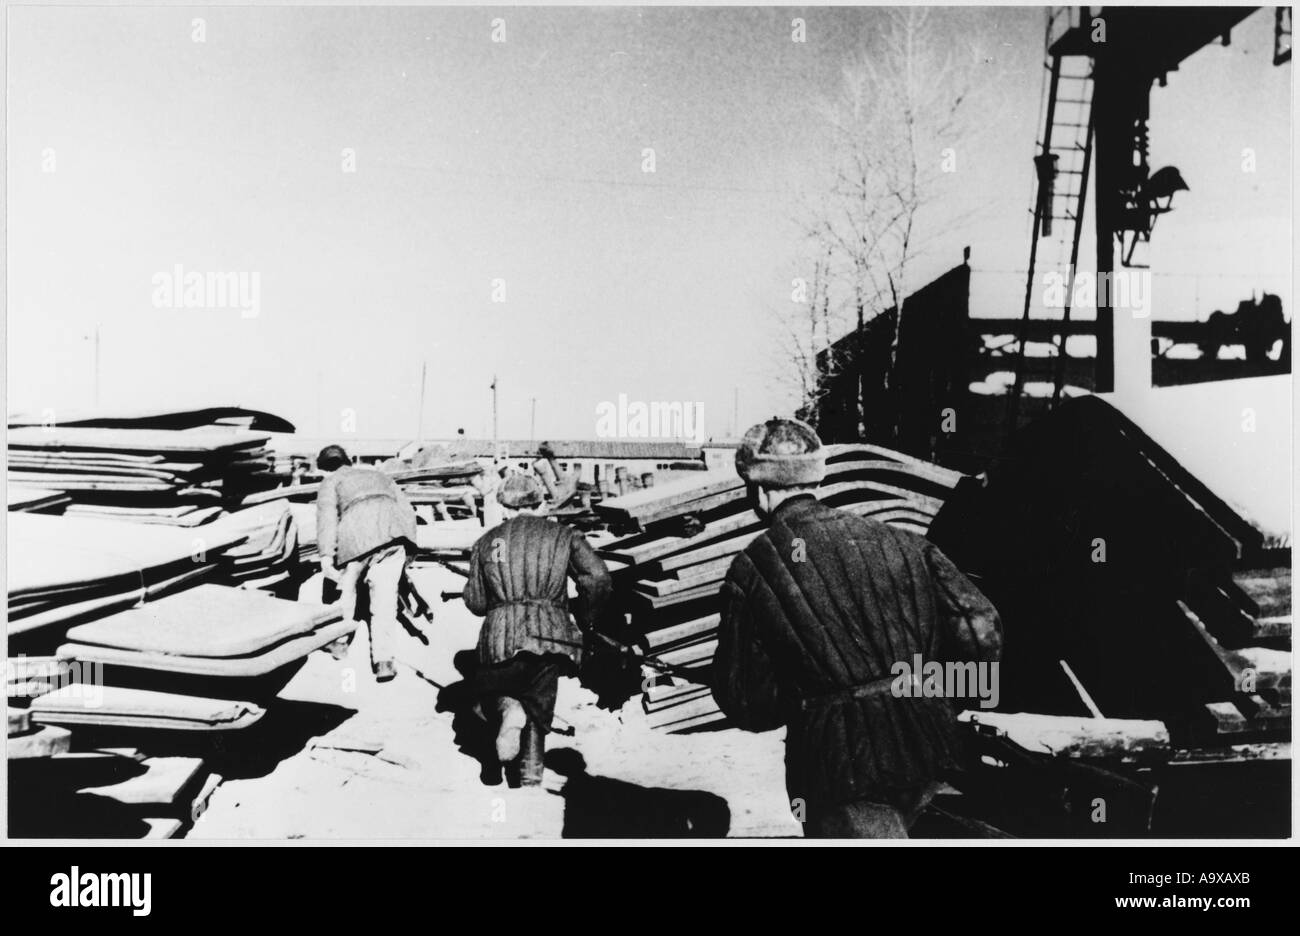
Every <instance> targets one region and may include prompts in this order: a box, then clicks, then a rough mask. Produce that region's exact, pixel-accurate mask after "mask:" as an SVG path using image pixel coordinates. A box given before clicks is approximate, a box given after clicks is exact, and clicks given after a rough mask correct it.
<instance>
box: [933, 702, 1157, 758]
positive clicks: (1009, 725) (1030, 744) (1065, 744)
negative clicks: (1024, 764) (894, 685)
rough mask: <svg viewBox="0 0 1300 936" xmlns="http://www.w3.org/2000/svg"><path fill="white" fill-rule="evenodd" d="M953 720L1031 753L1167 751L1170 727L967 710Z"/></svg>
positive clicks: (1067, 754) (1125, 754)
mask: <svg viewBox="0 0 1300 936" xmlns="http://www.w3.org/2000/svg"><path fill="white" fill-rule="evenodd" d="M957 718H958V721H960V722H962V723H964V724H968V725H972V726H978V727H979V728H981V729H991V730H993V731H995V732H997V733H998V734H1000V735H1003V736H1005V737H1006V738H1007V739H1008V740H1010V741H1011V742H1012V743H1013V744H1015V745H1017V746H1018V747H1020V748H1022V749H1024V750H1026V751H1029V752H1030V753H1035V754H1050V755H1052V756H1054V757H1081V758H1108V759H1115V758H1118V759H1120V760H1138V759H1141V758H1144V757H1147V756H1151V755H1156V756H1158V757H1165V756H1167V755H1168V753H1169V730H1168V729H1167V728H1166V727H1165V725H1164V723H1163V722H1159V721H1142V720H1136V719H1123V718H1085V717H1080V716H1073V715H1040V714H1037V713H1032V712H988V711H969V710H968V711H964V712H962V713H961V714H960V715H959V716H958V717H957Z"/></svg>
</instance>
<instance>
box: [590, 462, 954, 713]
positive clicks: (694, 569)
mask: <svg viewBox="0 0 1300 936" xmlns="http://www.w3.org/2000/svg"><path fill="white" fill-rule="evenodd" d="M961 478H962V475H961V474H960V473H959V472H956V471H951V470H949V469H946V468H942V467H940V466H938V465H935V464H932V463H930V462H926V461H923V460H921V459H917V458H913V457H911V456H908V455H904V454H902V453H899V452H894V451H891V450H889V449H885V448H881V447H880V446H876V445H867V444H856V445H831V446H827V460H826V479H825V480H824V481H823V483H822V485H821V487H820V488H819V489H818V490H817V496H818V498H819V499H820V500H822V501H823V502H825V503H827V504H830V505H831V506H833V507H837V508H839V509H841V510H846V511H849V512H851V513H854V514H857V515H859V516H863V517H870V518H872V519H875V520H879V521H881V522H883V523H889V524H891V525H895V526H899V527H902V528H904V529H907V530H911V531H913V532H915V533H919V534H924V533H925V532H926V531H927V529H928V528H929V526H930V522H931V521H932V520H933V519H934V517H935V515H936V514H937V513H938V511H939V509H940V507H941V506H942V505H943V502H944V500H945V498H946V497H947V496H948V495H949V493H950V492H951V491H952V489H953V488H954V487H955V486H956V485H957V483H958V481H959V480H961ZM595 509H596V512H597V514H599V515H600V516H601V517H602V518H603V519H604V520H605V521H606V522H608V523H609V524H610V525H611V526H613V527H614V528H616V529H621V530H624V531H629V535H627V536H625V537H623V538H620V539H617V540H615V541H614V542H611V543H609V544H608V545H606V546H604V547H602V548H601V549H600V550H599V553H600V555H601V557H602V558H604V559H605V561H606V564H607V565H608V566H609V567H610V569H611V573H612V574H613V576H614V579H615V586H616V587H615V595H616V602H617V603H618V605H619V610H620V611H622V612H623V613H625V614H630V617H631V624H632V627H633V629H634V631H637V632H639V633H640V634H642V635H643V636H644V639H645V642H646V644H647V645H648V647H649V649H650V653H651V654H652V655H653V656H655V657H656V658H657V659H658V660H660V661H661V662H663V663H666V664H671V665H672V666H673V667H681V668H684V669H685V670H686V672H685V673H684V674H680V675H673V676H665V675H663V674H662V673H658V672H655V671H651V670H647V677H649V678H650V682H649V684H648V687H647V690H646V692H645V694H644V698H643V701H642V704H643V707H644V708H645V711H646V713H647V715H648V717H649V722H650V724H651V725H653V726H654V727H657V728H662V729H664V730H667V731H669V732H681V731H688V730H693V729H698V728H702V727H704V726H716V725H718V724H720V723H721V722H722V721H723V720H724V716H723V715H722V713H721V712H720V711H718V708H717V705H716V704H715V703H714V701H713V697H712V694H711V693H710V691H709V689H708V687H707V685H705V682H706V681H707V676H706V673H707V669H708V666H709V665H710V664H711V663H712V660H713V654H714V652H715V651H716V649H717V628H718V622H719V612H720V607H719V600H720V599H719V595H720V593H721V589H722V582H723V580H724V579H725V577H726V574H727V569H728V568H729V567H730V565H731V562H732V560H733V559H735V557H736V554H737V553H739V552H740V551H741V550H743V549H744V548H745V547H746V546H747V545H748V544H749V543H750V542H751V541H752V540H753V539H754V538H755V537H757V536H758V535H759V534H760V533H761V532H762V530H763V526H762V523H761V522H760V520H759V518H758V516H757V515H756V514H755V513H754V511H753V509H752V507H751V505H750V503H749V501H748V499H747V496H746V492H745V487H744V484H743V483H742V482H741V480H740V478H739V477H738V476H737V475H736V473H735V472H734V471H725V472H723V471H710V472H700V473H699V476H698V477H692V478H686V479H683V480H680V481H675V482H671V483H669V484H665V485H662V486H659V487H654V488H647V489H644V490H640V491H636V492H634V493H632V494H628V495H625V496H623V497H616V498H611V499H608V500H605V501H603V502H601V503H600V504H599V505H597V506H596V508H595ZM691 670H698V672H699V674H700V676H699V678H700V681H699V682H695V681H692V679H691V678H690V676H691V675H692V673H691Z"/></svg>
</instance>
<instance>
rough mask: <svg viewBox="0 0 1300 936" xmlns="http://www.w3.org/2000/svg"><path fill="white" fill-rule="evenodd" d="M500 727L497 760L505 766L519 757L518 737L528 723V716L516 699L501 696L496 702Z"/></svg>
mask: <svg viewBox="0 0 1300 936" xmlns="http://www.w3.org/2000/svg"><path fill="white" fill-rule="evenodd" d="M497 711H498V712H499V713H500V715H501V727H500V728H499V729H498V730H497V760H499V761H500V762H501V763H503V764H507V763H509V762H510V761H512V760H514V759H515V758H516V757H518V756H519V735H520V732H522V731H523V728H524V725H525V724H527V722H528V715H527V713H525V712H524V707H523V706H522V705H520V704H519V700H518V699H512V698H511V697H510V696H502V697H501V698H500V699H498V700H497Z"/></svg>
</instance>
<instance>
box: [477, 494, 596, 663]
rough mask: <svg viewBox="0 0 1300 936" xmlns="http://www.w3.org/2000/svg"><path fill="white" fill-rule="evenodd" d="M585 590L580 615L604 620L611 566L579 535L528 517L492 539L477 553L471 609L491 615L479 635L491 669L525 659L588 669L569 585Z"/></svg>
mask: <svg viewBox="0 0 1300 936" xmlns="http://www.w3.org/2000/svg"><path fill="white" fill-rule="evenodd" d="M570 576H571V577H572V578H573V580H574V582H575V583H576V584H577V587H578V600H577V602H576V603H575V607H574V609H573V610H574V613H575V614H576V615H577V617H578V621H579V622H580V623H581V624H582V626H584V627H585V626H586V625H587V623H588V622H591V621H594V620H596V618H597V616H598V615H599V613H600V610H601V608H602V606H603V605H604V604H605V602H606V601H607V600H608V598H609V594H610V590H611V588H612V582H611V580H610V577H609V571H608V570H607V569H606V568H605V563H604V562H602V561H601V559H600V557H599V556H597V555H596V552H595V550H593V549H592V548H591V544H590V543H588V542H587V538H586V537H585V536H583V535H582V533H580V532H578V531H577V530H574V529H573V528H572V527H568V526H565V525H563V524H560V523H556V522H555V521H553V520H546V519H543V518H542V517H537V516H532V515H529V514H520V515H519V516H517V517H512V518H511V519H509V520H506V521H505V522H504V523H501V524H498V525H497V526H495V527H493V528H492V529H490V530H488V531H487V532H486V533H484V534H483V535H482V536H481V537H480V538H479V540H478V542H476V543H475V544H474V549H473V551H472V552H471V553H470V560H469V578H468V580H467V581H466V582H465V606H466V607H467V608H469V610H470V611H472V612H473V613H474V614H481V615H486V617H487V620H485V621H484V622H483V628H482V630H480V632H479V641H478V654H479V660H480V661H481V662H483V663H488V664H491V663H504V662H505V661H507V660H509V659H510V658H511V657H513V656H514V655H515V654H516V653H519V652H521V651H530V652H532V653H538V654H544V653H557V654H562V655H564V656H567V657H569V658H571V659H572V660H573V661H574V662H575V663H580V662H581V661H582V637H583V635H582V630H581V629H580V627H579V626H578V624H575V623H574V621H573V620H572V619H571V618H570V617H569V600H568V578H569V577H570Z"/></svg>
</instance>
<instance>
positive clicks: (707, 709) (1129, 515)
mask: <svg viewBox="0 0 1300 936" xmlns="http://www.w3.org/2000/svg"><path fill="white" fill-rule="evenodd" d="M5 14H6V15H5V37H4V48H5V67H4V82H5V92H4V101H5V145H4V153H5V158H6V167H7V177H6V195H5V203H4V204H5V207H4V220H5V227H4V230H5V264H4V278H5V316H4V322H5V331H4V334H5V338H4V341H5V356H4V360H5V378H4V385H5V405H6V413H7V416H8V423H7V457H8V464H7V471H6V479H5V486H6V491H7V498H8V510H7V512H6V515H5V533H4V543H5V546H4V549H3V563H4V576H5V580H6V592H7V606H6V608H7V610H6V634H5V679H6V687H7V700H6V724H7V740H6V754H7V769H6V771H5V774H6V776H5V786H4V791H5V793H4V800H5V803H4V807H5V808H4V811H3V813H4V818H3V822H4V830H5V831H4V836H3V837H4V838H5V839H6V840H7V841H9V842H11V843H17V842H26V843H29V844H41V843H47V844H48V843H55V842H65V843H66V842H67V841H68V840H73V842H74V843H95V842H99V843H101V844H102V843H127V842H149V843H154V844H157V843H163V842H168V841H183V842H185V843H187V844H189V845H195V844H218V843H232V842H233V843H241V844H275V845H285V844H288V843H314V844H329V843H341V842H370V843H376V844H402V843H430V844H435V843H446V844H465V843H480V844H490V845H495V846H509V845H519V844H527V843H536V842H539V841H540V842H544V843H551V844H563V843H565V842H566V841H571V842H572V843H575V844H577V843H582V842H591V841H592V840H599V841H601V842H605V843H611V842H617V841H621V842H625V843H633V844H635V843H641V844H675V845H683V844H690V843H691V842H695V843H703V844H711V845H722V844H728V842H727V841H726V840H743V842H744V843H745V844H748V845H751V846H752V845H780V844H785V845H791V846H796V847H807V846H811V845H816V844H819V843H820V844H828V843H832V842H840V843H843V842H845V841H846V840H855V841H863V840H904V839H905V840H908V841H907V842H905V843H898V842H880V844H883V845H900V844H901V845H902V847H905V848H908V849H910V848H914V847H918V846H920V847H924V846H925V845H927V844H929V845H935V844H944V845H949V846H956V847H966V848H969V847H971V846H974V845H984V846H992V847H995V848H998V850H999V852H1002V853H1004V854H1005V853H1006V852H1007V851H1008V849H1007V846H1011V845H1014V844H1016V840H1033V841H1034V842H1037V843H1056V844H1057V845H1065V846H1071V845H1074V844H1078V843H1084V842H1085V841H1086V842H1090V843H1093V844H1095V840H1106V841H1107V842H1110V843H1119V842H1123V843H1130V844H1143V843H1146V844H1159V843H1176V842H1184V843H1190V842H1200V843H1209V844H1211V845H1214V844H1215V843H1222V842H1229V841H1233V842H1247V843H1258V844H1268V843H1277V842H1280V841H1284V840H1289V839H1291V838H1292V836H1293V814H1292V803H1293V798H1294V786H1293V774H1292V767H1291V734H1292V722H1291V668H1292V662H1291V659H1292V657H1291V605H1292V535H1293V500H1294V498H1293V493H1294V491H1295V477H1294V473H1293V464H1292V459H1293V456H1292V446H1293V431H1294V425H1295V421H1294V413H1293V400H1294V387H1293V382H1292V376H1291V342H1292V328H1293V320H1294V310H1293V301H1294V291H1293V288H1292V277H1293V261H1294V255H1295V245H1294V241H1293V234H1292V218H1293V174H1294V168H1293V163H1294V150H1293V141H1294V139H1295V134H1294V111H1293V80H1294V76H1293V65H1292V62H1291V28H1292V25H1291V8H1290V7H1253V6H1239V5H1233V6H1167V5H1157V4H1143V5H1129V6H1105V7H1064V6H1062V7H1049V6H1042V5H1034V6H1023V5H1022V6H998V5H963V6H926V5H921V4H907V5H897V6H889V5H883V6H880V5H878V6H769V5H759V6H749V5H743V4H738V5H727V6H690V5H646V6H640V5H630V4H624V5H589V6H573V5H548V4H542V5H524V6H510V5H484V6H465V5H461V6H452V5H436V4H430V5H421V4H414V5H381V4H362V3H355V2H353V3H321V4H312V3H301V4H285V5H278V4H272V3H268V4H252V5H247V4H245V5H239V4H234V3H229V4H222V3H216V4H212V5H188V4H182V3H161V2H160V3H154V4H148V3H146V4H127V3H123V4H117V3H103V4H99V5H91V4H75V5H74V4H67V5H64V4H59V3H46V4H10V5H8V6H7V7H6V10H5ZM733 844H734V843H733ZM184 850H185V851H186V852H187V853H192V852H193V851H196V850H197V849H193V848H185V849H184ZM153 853H154V854H162V853H160V852H156V851H155V852H153ZM167 854H168V855H169V856H170V855H175V854H176V852H175V851H172V852H168V853H167ZM877 854H882V853H877ZM891 854H899V853H897V852H895V853H891ZM981 854H983V855H989V854H990V853H989V852H984V853H981ZM182 857H183V856H182ZM83 858H84V860H82V861H81V862H80V865H77V863H76V861H75V860H74V861H73V862H72V863H71V865H70V866H68V867H62V873H61V874H56V875H54V878H52V879H51V881H50V888H49V889H48V890H49V893H48V894H47V893H46V891H44V890H43V891H41V892H40V893H39V894H37V895H36V902H37V903H41V904H44V903H46V897H47V896H48V898H49V900H48V903H49V904H50V905H51V906H52V907H55V908H57V907H64V906H70V907H78V906H81V907H93V906H100V905H104V904H103V903H102V901H105V900H107V899H108V898H107V897H105V896H103V894H100V893H99V885H98V884H97V879H96V878H95V877H94V874H91V873H90V871H91V870H94V871H96V872H97V871H98V870H111V869H110V868H108V867H107V866H106V867H105V868H99V867H98V866H95V868H93V869H92V868H91V865H93V864H94V860H93V858H88V857H84V856H83ZM975 860H981V859H978V858H977V859H975ZM1142 864H1143V862H1141V861H1139V860H1137V859H1134V860H1133V861H1132V862H1131V867H1130V866H1128V865H1126V866H1125V868H1124V880H1123V882H1122V883H1124V885H1125V887H1124V888H1121V887H1119V886H1118V884H1117V886H1115V887H1113V888H1111V891H1113V894H1112V893H1111V892H1110V891H1107V892H1105V893H1104V894H1103V893H1101V892H1100V891H1099V892H1098V894H1097V895H1096V896H1098V897H1099V898H1100V899H1103V900H1106V901H1109V900H1111V898H1112V896H1113V897H1114V899H1115V900H1116V901H1118V900H1120V899H1125V900H1127V899H1139V898H1136V897H1133V898H1130V897H1121V896H1119V895H1121V894H1128V893H1130V892H1133V893H1136V892H1137V891H1136V890H1134V889H1135V888H1139V887H1147V886H1151V887H1160V886H1162V880H1163V879H1161V880H1156V878H1159V876H1160V875H1161V874H1164V873H1165V872H1170V873H1172V872H1191V871H1193V870H1196V871H1197V872H1198V873H1199V872H1201V871H1208V870H1211V869H1210V868H1208V867H1203V864H1204V863H1202V864H1201V865H1196V867H1195V868H1193V867H1192V866H1191V865H1192V864H1193V863H1192V862H1186V861H1185V862H1183V863H1182V864H1179V865H1177V866H1174V865H1170V866H1169V867H1165V865H1164V864H1160V863H1157V862H1148V863H1147V864H1149V865H1151V866H1150V867H1142V866H1141V865H1142ZM1185 865H1186V866H1185ZM1244 867H1245V866H1244V865H1243V866H1242V867H1238V866H1237V865H1236V864H1234V863H1233V862H1232V861H1224V862H1221V863H1220V864H1219V865H1216V866H1215V867H1214V868H1213V869H1212V870H1213V871H1215V872H1223V873H1224V874H1227V873H1228V872H1232V873H1234V874H1236V873H1238V872H1242V868H1244ZM79 868H80V870H79ZM665 868H666V864H665V863H664V862H663V860H662V859H660V871H659V874H660V875H662V877H659V878H655V879H643V880H642V881H641V886H644V887H649V888H650V890H651V892H652V893H655V892H657V890H658V889H659V888H662V887H667V886H669V885H670V884H671V885H673V886H674V887H676V888H677V889H679V890H680V889H683V888H684V887H685V882H686V880H687V879H686V877H685V875H684V874H683V875H681V876H674V875H673V874H672V873H670V872H669V871H668V870H665ZM1130 871H1132V872H1138V871H1149V872H1151V873H1152V874H1151V877H1152V879H1151V880H1147V878H1146V877H1144V876H1143V875H1141V874H1132V875H1130V874H1129V872H1130ZM83 872H84V874H83ZM46 873H47V874H48V872H46ZM146 877H147V875H146ZM1117 880H1118V879H1117ZM555 881H556V883H555V885H554V886H555V887H556V888H559V889H563V888H566V887H567V886H568V883H566V878H565V876H564V875H557V877H556V879H555ZM1205 883H1206V882H1205V881H1200V880H1195V879H1193V878H1192V877H1191V876H1190V875H1188V876H1186V879H1184V878H1180V877H1170V880H1169V881H1167V882H1163V884H1164V885H1165V886H1166V887H1167V888H1180V889H1178V890H1177V893H1178V894H1179V895H1181V896H1177V897H1174V898H1172V899H1175V900H1191V901H1200V900H1202V899H1203V900H1205V901H1206V909H1209V902H1210V901H1211V899H1213V900H1216V901H1220V902H1219V903H1215V904H1214V906H1215V907H1216V908H1217V907H1220V906H1228V907H1231V906H1234V905H1233V904H1231V903H1228V904H1223V903H1222V901H1223V900H1228V901H1232V900H1244V901H1246V903H1245V904H1244V905H1243V906H1249V897H1246V896H1227V897H1221V896H1216V897H1213V898H1211V897H1210V896H1204V895H1205V894H1208V893H1210V892H1209V891H1205V890H1204V888H1203V887H1202V889H1201V890H1197V887H1198V886H1200V885H1204V884H1205ZM1211 883H1218V884H1225V883H1232V881H1231V880H1229V879H1228V878H1224V879H1216V880H1215V881H1213V882H1211ZM105 886H107V885H105ZM1125 888H1127V889H1125ZM1247 892H1248V891H1246V890H1239V891H1235V892H1234V891H1231V890H1225V891H1222V892H1220V891H1216V892H1214V893H1216V894H1218V893H1228V894H1234V893H1235V894H1238V895H1240V894H1244V893H1247ZM103 893H104V894H107V891H106V890H105V891H104V892H103ZM126 893H127V896H126V897H124V898H123V900H125V901H126V903H123V904H122V906H123V907H126V906H128V905H132V904H130V901H131V900H133V899H136V897H139V902H137V903H135V904H134V905H132V906H135V908H136V911H135V912H136V915H147V914H148V913H149V912H150V911H149V909H148V907H147V906H146V905H147V902H148V899H149V898H148V897H144V896H140V893H138V892H136V891H132V890H131V889H130V888H127V891H126ZM227 893H228V894H229V895H230V896H231V898H232V899H233V897H234V893H235V891H234V890H230V891H228V892H227ZM1151 893H1153V894H1154V893H1156V891H1151ZM132 894H134V895H135V896H131V895H132ZM1168 894H1169V891H1168V889H1166V890H1165V891H1163V892H1160V895H1159V897H1160V899H1166V900H1168V899H1170V897H1169V896H1168ZM1194 894H1201V895H1202V896H1193V895H1194ZM87 895H89V896H87ZM97 895H98V896H97ZM120 896H121V895H119V894H117V893H116V891H115V892H114V899H117V898H118V897H120ZM1141 899H1146V898H1141ZM1153 899H1154V898H1153ZM78 901H81V903H80V904H79V903H78ZM95 901H100V902H101V903H98V904H97V903H95ZM1115 906H1120V904H1119V903H1116V904H1115ZM1135 906H1136V905H1135ZM1144 906H1145V905H1144ZM1173 906H1176V907H1189V906H1190V907H1192V908H1198V907H1199V906H1200V904H1199V903H1191V904H1174V905H1173ZM1059 910H1060V908H1059V907H1058V911H1059Z"/></svg>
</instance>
